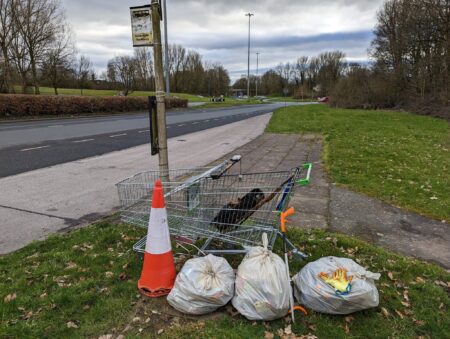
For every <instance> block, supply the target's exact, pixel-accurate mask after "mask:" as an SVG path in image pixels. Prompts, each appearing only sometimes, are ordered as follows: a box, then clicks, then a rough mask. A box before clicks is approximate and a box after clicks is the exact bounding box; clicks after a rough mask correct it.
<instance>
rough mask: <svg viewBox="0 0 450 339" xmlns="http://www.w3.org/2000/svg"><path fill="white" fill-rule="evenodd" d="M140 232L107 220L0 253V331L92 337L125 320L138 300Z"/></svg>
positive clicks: (18, 334) (14, 334)
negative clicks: (137, 243) (135, 250)
mask: <svg viewBox="0 0 450 339" xmlns="http://www.w3.org/2000/svg"><path fill="white" fill-rule="evenodd" d="M137 233H138V230H136V229H135V228H134V227H130V226H124V225H121V226H117V225H114V224H111V223H109V222H106V221H104V222H99V223H96V224H94V225H93V226H90V227H86V228H83V229H80V230H76V231H73V232H72V233H71V234H69V235H65V236H51V237H50V238H49V239H47V240H45V241H41V242H35V243H33V244H31V245H29V246H27V247H25V248H24V249H22V250H19V251H17V252H15V253H12V254H10V255H7V256H3V257H1V258H0V291H1V298H2V302H0V314H1V325H0V337H4V336H7V337H15V338H64V337H92V336H97V333H102V332H103V331H108V330H109V329H111V328H113V327H115V326H118V325H120V324H121V323H123V321H124V317H125V316H126V315H127V314H128V313H129V312H131V311H132V309H133V305H132V304H131V303H132V302H133V301H136V288H135V287H136V277H137V275H138V274H139V270H140V266H141V264H140V262H139V260H138V258H137V256H136V254H135V253H133V252H132V251H131V250H130V249H131V246H132V244H133V242H135V241H136V239H138V238H137V237H136V234H137ZM121 274H122V276H121ZM122 279H123V280H122ZM11 294H15V295H16V298H15V299H14V300H12V301H10V302H3V301H4V298H5V297H6V296H7V295H11ZM70 322H72V323H73V324H75V326H77V328H70V326H71V324H70V325H69V327H68V323H70Z"/></svg>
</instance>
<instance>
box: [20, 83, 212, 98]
mask: <svg viewBox="0 0 450 339" xmlns="http://www.w3.org/2000/svg"><path fill="white" fill-rule="evenodd" d="M15 90H16V92H17V93H21V88H20V86H15ZM39 90H40V92H41V94H42V95H54V94H55V91H54V89H53V88H51V87H39ZM119 92H120V90H114V89H111V90H100V89H83V94H81V90H80V89H77V88H58V93H59V94H60V95H85V96H115V95H117V94H118V93H119ZM151 95H155V92H150V91H133V92H131V93H130V94H129V96H131V97H135V96H138V97H139V96H151ZM171 95H172V96H176V97H178V98H181V99H187V100H189V101H190V102H209V100H210V98H208V97H203V96H201V95H195V94H188V93H171Z"/></svg>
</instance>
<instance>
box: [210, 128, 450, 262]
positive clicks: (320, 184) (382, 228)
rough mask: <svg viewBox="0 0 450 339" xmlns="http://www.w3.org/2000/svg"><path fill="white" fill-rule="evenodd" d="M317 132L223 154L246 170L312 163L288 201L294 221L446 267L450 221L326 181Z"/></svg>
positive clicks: (265, 138) (262, 139) (261, 140)
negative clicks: (234, 156) (305, 181)
mask: <svg viewBox="0 0 450 339" xmlns="http://www.w3.org/2000/svg"><path fill="white" fill-rule="evenodd" d="M322 149H323V141H322V139H321V137H320V136H316V135H292V134H291V135H288V134H263V135H261V136H259V137H258V138H256V139H255V140H252V141H251V142H249V143H247V144H245V145H243V146H241V147H239V148H238V149H236V150H234V151H233V152H231V153H229V154H227V155H226V156H225V157H223V158H221V159H219V161H221V160H223V159H226V158H228V157H229V156H230V155H232V154H240V155H242V171H243V172H244V173H245V172H247V173H251V172H261V171H262V172H265V171H277V170H280V171H281V170H288V169H291V168H292V167H296V166H300V165H302V164H304V163H305V162H312V163H313V164H314V167H313V171H312V180H311V184H310V185H309V186H307V187H298V188H297V189H296V191H295V194H294V196H293V197H292V199H291V204H290V205H291V206H293V207H295V209H296V211H297V213H296V214H295V216H294V217H292V218H291V219H292V220H293V223H292V225H295V226H296V227H301V228H321V229H325V230H327V231H331V232H341V233H345V234H348V235H352V236H355V237H357V238H360V239H362V240H365V241H367V242H370V243H372V244H374V245H377V246H380V247H384V248H387V249H389V250H392V251H395V252H398V253H401V254H404V255H407V256H411V257H416V258H419V259H422V260H425V261H429V262H433V263H436V264H438V265H440V266H442V267H444V268H446V269H450V224H448V223H443V222H440V221H436V220H432V219H429V218H426V217H423V216H420V215H418V214H415V213H412V212H407V211H404V210H402V209H400V208H397V207H394V206H391V205H388V204H385V203H382V202H380V201H379V200H377V199H374V198H370V197H367V196H365V195H363V194H358V193H355V192H353V191H350V190H347V189H345V188H342V187H339V186H336V185H335V184H333V183H330V182H329V180H328V178H327V175H326V173H325V170H324V165H323V162H322Z"/></svg>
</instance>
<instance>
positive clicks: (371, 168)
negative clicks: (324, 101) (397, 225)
mask: <svg viewBox="0 0 450 339" xmlns="http://www.w3.org/2000/svg"><path fill="white" fill-rule="evenodd" d="M267 132H277V133H318V134H322V135H324V136H325V142H326V152H325V162H326V166H327V168H328V172H329V175H330V177H331V178H332V180H333V181H334V182H336V183H338V184H341V185H344V186H347V187H349V188H351V189H354V190H356V191H359V192H362V193H365V194H368V195H370V196H374V197H377V198H379V199H381V200H383V201H385V202H388V203H391V204H394V205H397V206H400V207H403V208H406V209H409V210H411V211H415V212H418V213H421V214H424V215H427V216H430V217H434V218H438V219H441V220H447V221H449V220H450V127H449V124H448V122H446V121H444V120H440V119H433V118H429V117H423V116H418V115H413V114H408V113H403V112H394V111H368V110H346V109H333V108H329V107H327V106H325V105H309V106H297V107H296V106H293V107H288V108H287V109H284V108H283V109H280V110H278V111H277V112H276V113H275V114H274V115H273V117H272V120H271V122H270V124H269V126H268V127H267Z"/></svg>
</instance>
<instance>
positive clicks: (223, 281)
mask: <svg viewBox="0 0 450 339" xmlns="http://www.w3.org/2000/svg"><path fill="white" fill-rule="evenodd" d="M234 280H235V274H234V271H233V268H232V267H231V266H230V264H229V263H228V262H227V261H226V260H225V259H224V258H221V257H216V256H214V255H212V254H209V255H207V256H206V257H201V258H194V259H190V260H188V261H186V263H185V264H184V266H183V268H182V269H181V271H180V273H178V275H177V278H176V279H175V284H174V286H173V288H172V291H170V293H169V295H168V296H167V301H168V302H169V304H170V305H171V306H172V307H173V308H175V309H177V310H178V311H180V312H183V313H188V314H196V315H200V314H207V313H211V312H214V311H215V310H216V309H218V308H219V307H221V306H224V305H226V304H227V303H228V302H229V301H230V300H231V298H232V297H233V295H234Z"/></svg>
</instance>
